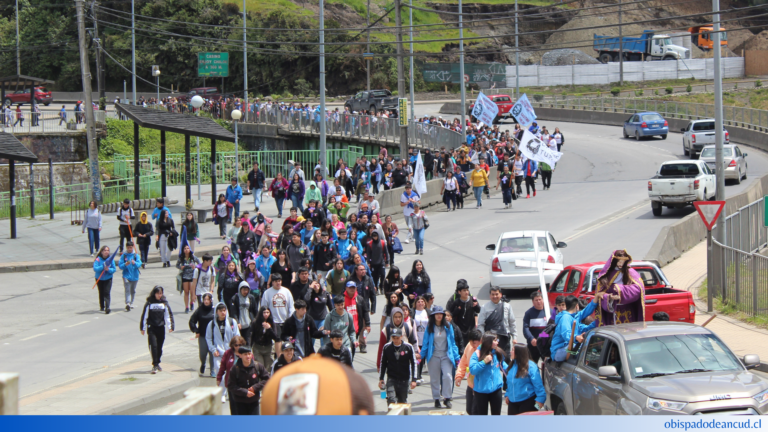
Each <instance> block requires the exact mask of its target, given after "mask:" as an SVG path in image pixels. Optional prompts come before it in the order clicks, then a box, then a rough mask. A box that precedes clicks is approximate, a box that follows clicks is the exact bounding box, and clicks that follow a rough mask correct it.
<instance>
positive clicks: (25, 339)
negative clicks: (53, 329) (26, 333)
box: [19, 333, 45, 342]
mask: <svg viewBox="0 0 768 432" xmlns="http://www.w3.org/2000/svg"><path fill="white" fill-rule="evenodd" d="M40 336H45V333H40V334H36V335H34V336H30V337H28V338H24V339H19V341H21V342H24V341H28V340H30V339H34V338H36V337H40Z"/></svg>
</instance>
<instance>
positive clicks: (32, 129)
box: [0, 111, 114, 133]
mask: <svg viewBox="0 0 768 432" xmlns="http://www.w3.org/2000/svg"><path fill="white" fill-rule="evenodd" d="M93 114H94V118H95V119H96V123H105V122H106V117H107V116H110V117H114V112H112V113H108V112H106V111H94V112H93ZM23 116H24V117H23V119H20V118H17V117H16V112H15V111H12V114H11V115H9V116H6V115H5V114H3V113H0V130H1V131H2V132H10V133H50V132H66V131H84V130H85V112H75V111H65V112H64V115H62V113H61V112H60V111H59V112H50V111H45V112H42V113H31V112H29V111H24V112H23Z"/></svg>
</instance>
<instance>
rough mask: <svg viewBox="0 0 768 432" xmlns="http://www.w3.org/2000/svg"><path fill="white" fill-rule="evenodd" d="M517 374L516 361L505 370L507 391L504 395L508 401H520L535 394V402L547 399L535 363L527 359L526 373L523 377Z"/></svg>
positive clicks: (542, 401)
mask: <svg viewBox="0 0 768 432" xmlns="http://www.w3.org/2000/svg"><path fill="white" fill-rule="evenodd" d="M516 376H517V363H515V364H513V365H512V369H510V370H509V372H507V393H506V394H505V395H504V396H506V397H508V398H509V401H510V402H522V401H524V400H527V399H530V398H531V396H534V395H536V402H541V403H544V402H546V400H547V392H546V391H544V383H543V382H542V381H541V374H540V373H539V367H538V366H537V365H536V363H534V362H532V361H530V360H528V375H526V376H525V377H523V378H515V377H516Z"/></svg>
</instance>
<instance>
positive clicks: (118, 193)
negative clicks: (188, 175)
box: [0, 174, 160, 219]
mask: <svg viewBox="0 0 768 432" xmlns="http://www.w3.org/2000/svg"><path fill="white" fill-rule="evenodd" d="M139 189H140V199H149V198H156V197H158V196H160V175H159V174H148V175H142V176H141V177H139ZM50 192H51V191H50V190H49V189H48V188H35V214H37V215H41V214H47V213H48V212H49V211H50ZM102 194H103V197H104V199H103V202H105V203H114V202H120V201H122V200H123V199H125V198H129V199H133V178H130V179H119V180H107V181H104V182H103V183H102ZM90 200H91V184H90V183H78V184H71V185H66V186H54V187H53V205H54V212H62V211H69V210H77V209H84V208H86V207H88V203H89V202H90ZM30 205H31V203H30V191H29V190H28V189H23V190H17V191H16V215H17V216H19V217H24V216H29V215H30V214H31V213H30ZM10 215H11V201H10V193H9V192H0V219H1V218H8V217H10Z"/></svg>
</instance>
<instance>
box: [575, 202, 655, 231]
mask: <svg viewBox="0 0 768 432" xmlns="http://www.w3.org/2000/svg"><path fill="white" fill-rule="evenodd" d="M646 205H648V202H647V201H643V202H642V203H640V204H638V205H636V206H634V207H630V208H629V209H627V210H624V211H623V212H621V213H619V214H617V215H615V216H612V217H609V218H608V219H604V220H602V221H599V222H597V223H595V224H594V225H592V226H591V227H589V228H587V229H584V230H581V231H579V232H578V233H576V234H574V235H572V236H570V237H568V238H566V239H564V240H563V241H572V240H574V239H577V238H579V237H581V236H583V235H584V234H588V233H590V232H592V231H594V230H596V229H599V228H603V227H604V226H606V225H608V224H610V223H612V222H615V221H617V220H619V219H621V218H623V217H625V216H627V215H629V214H632V213H634V212H636V211H637V210H639V209H641V208H643V207H645V206H646Z"/></svg>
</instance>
